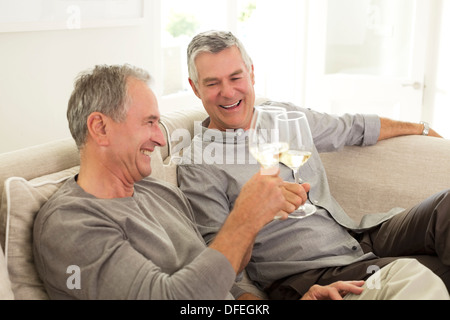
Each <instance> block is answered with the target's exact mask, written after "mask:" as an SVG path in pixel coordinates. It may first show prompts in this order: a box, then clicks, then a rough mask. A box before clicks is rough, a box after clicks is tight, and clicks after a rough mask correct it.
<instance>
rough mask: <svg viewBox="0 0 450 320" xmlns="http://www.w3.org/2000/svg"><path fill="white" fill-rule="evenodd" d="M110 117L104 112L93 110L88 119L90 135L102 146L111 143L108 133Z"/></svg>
mask: <svg viewBox="0 0 450 320" xmlns="http://www.w3.org/2000/svg"><path fill="white" fill-rule="evenodd" d="M108 120H109V118H108V117H106V116H105V115H104V114H103V113H100V112H93V113H91V114H90V115H89V117H88V120H87V127H88V131H89V135H90V137H91V138H92V139H93V140H94V141H95V142H96V143H97V144H98V145H100V146H106V145H108V144H109V139H108V135H107V134H106V133H107V130H106V129H107V124H108Z"/></svg>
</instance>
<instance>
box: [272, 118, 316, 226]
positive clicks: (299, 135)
mask: <svg viewBox="0 0 450 320" xmlns="http://www.w3.org/2000/svg"><path fill="white" fill-rule="evenodd" d="M277 123H278V130H279V143H280V144H282V145H286V146H288V147H287V148H285V149H284V150H283V151H282V152H281V154H280V162H281V163H283V164H285V165H286V166H288V167H289V168H291V170H292V172H293V173H294V177H295V183H302V181H301V179H300V173H299V171H300V168H301V167H302V166H303V165H304V164H305V163H306V162H307V161H308V160H309V158H310V157H311V155H312V152H313V149H314V143H313V139H312V135H311V130H310V128H309V124H308V119H307V118H306V115H305V114H304V113H303V112H299V111H290V112H286V113H283V114H279V115H277ZM316 211H317V208H316V207H315V206H314V205H312V204H309V203H305V204H304V205H302V206H300V207H299V208H298V209H297V210H295V211H294V212H293V213H291V214H290V215H289V218H296V219H303V218H306V217H308V216H310V215H312V214H314V213H315V212H316Z"/></svg>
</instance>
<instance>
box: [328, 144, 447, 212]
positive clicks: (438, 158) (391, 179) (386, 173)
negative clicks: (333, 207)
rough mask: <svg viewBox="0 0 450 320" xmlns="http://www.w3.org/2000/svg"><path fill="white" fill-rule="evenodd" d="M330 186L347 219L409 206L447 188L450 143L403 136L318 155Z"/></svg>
mask: <svg viewBox="0 0 450 320" xmlns="http://www.w3.org/2000/svg"><path fill="white" fill-rule="evenodd" d="M321 158H322V161H323V163H324V166H325V169H326V171H327V176H328V180H329V183H330V189H331V193H332V194H333V196H334V197H335V198H336V200H337V201H338V202H339V204H340V205H341V206H342V207H343V208H344V209H345V210H346V212H347V213H348V214H349V216H350V217H351V218H353V219H354V220H355V221H360V220H361V218H362V217H363V215H365V214H369V213H378V212H387V211H389V210H390V209H391V208H394V207H401V208H409V207H411V206H413V205H416V204H418V203H419V202H421V201H422V200H424V199H426V198H427V197H429V196H431V195H433V194H435V193H437V192H440V191H443V190H446V189H448V188H449V187H450V170H449V169H450V167H449V165H450V141H449V140H445V139H438V138H432V137H424V136H403V137H397V138H392V139H388V140H384V141H380V142H379V143H377V144H376V145H374V146H371V147H363V148H361V147H346V148H345V150H344V152H335V153H323V154H321Z"/></svg>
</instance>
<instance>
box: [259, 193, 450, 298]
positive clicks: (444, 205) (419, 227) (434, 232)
mask: <svg viewBox="0 0 450 320" xmlns="http://www.w3.org/2000/svg"><path fill="white" fill-rule="evenodd" d="M354 237H355V238H356V239H357V240H358V241H359V243H360V245H361V247H362V248H363V250H364V251H365V252H373V253H374V254H375V255H376V256H377V257H379V258H377V259H374V260H368V261H361V262H357V263H354V264H351V265H348V266H343V267H331V268H323V269H316V270H308V271H305V272H302V273H299V274H296V275H293V276H290V277H287V278H285V279H281V280H279V281H276V282H275V283H274V284H273V285H272V286H271V287H270V288H268V289H267V290H266V291H267V294H268V296H269V298H270V299H277V300H281V299H299V298H300V297H301V296H303V295H304V294H305V293H306V292H307V291H308V290H309V288H310V287H311V286H313V285H314V284H319V285H328V284H331V283H333V282H336V281H350V280H366V279H367V278H368V277H370V276H371V270H374V268H373V266H376V267H378V268H382V267H383V266H385V265H387V264H389V263H391V262H393V261H395V260H397V259H400V258H415V259H417V260H418V261H420V262H421V263H422V264H423V265H425V266H426V267H428V268H429V269H430V270H432V271H433V272H434V273H435V274H437V275H438V276H439V277H440V278H441V279H442V280H443V282H444V283H445V285H446V286H447V289H448V290H449V291H450V190H446V191H443V192H441V193H438V194H436V195H434V196H432V197H430V198H428V199H426V200H425V201H423V202H422V203H420V204H419V205H417V206H414V207H413V208H411V209H409V210H405V211H404V212H403V213H400V214H398V215H396V216H394V217H393V218H391V219H390V220H388V221H386V222H384V223H382V224H381V225H379V226H377V227H374V228H372V229H370V230H368V231H366V232H364V233H362V234H354Z"/></svg>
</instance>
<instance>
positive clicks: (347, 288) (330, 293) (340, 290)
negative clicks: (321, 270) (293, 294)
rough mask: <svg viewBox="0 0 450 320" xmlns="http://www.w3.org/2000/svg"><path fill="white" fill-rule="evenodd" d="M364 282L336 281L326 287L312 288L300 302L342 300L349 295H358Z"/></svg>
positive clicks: (315, 286)
mask: <svg viewBox="0 0 450 320" xmlns="http://www.w3.org/2000/svg"><path fill="white" fill-rule="evenodd" d="M363 285H364V281H362V280H361V281H338V282H335V283H332V284H330V285H328V286H319V285H314V286H312V287H311V288H310V289H309V290H308V292H307V293H305V295H304V296H303V297H302V298H301V300H343V298H344V297H345V296H346V295H347V294H349V293H353V294H357V295H360V294H361V293H362V292H363V290H364V289H363V288H362V286H363Z"/></svg>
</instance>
